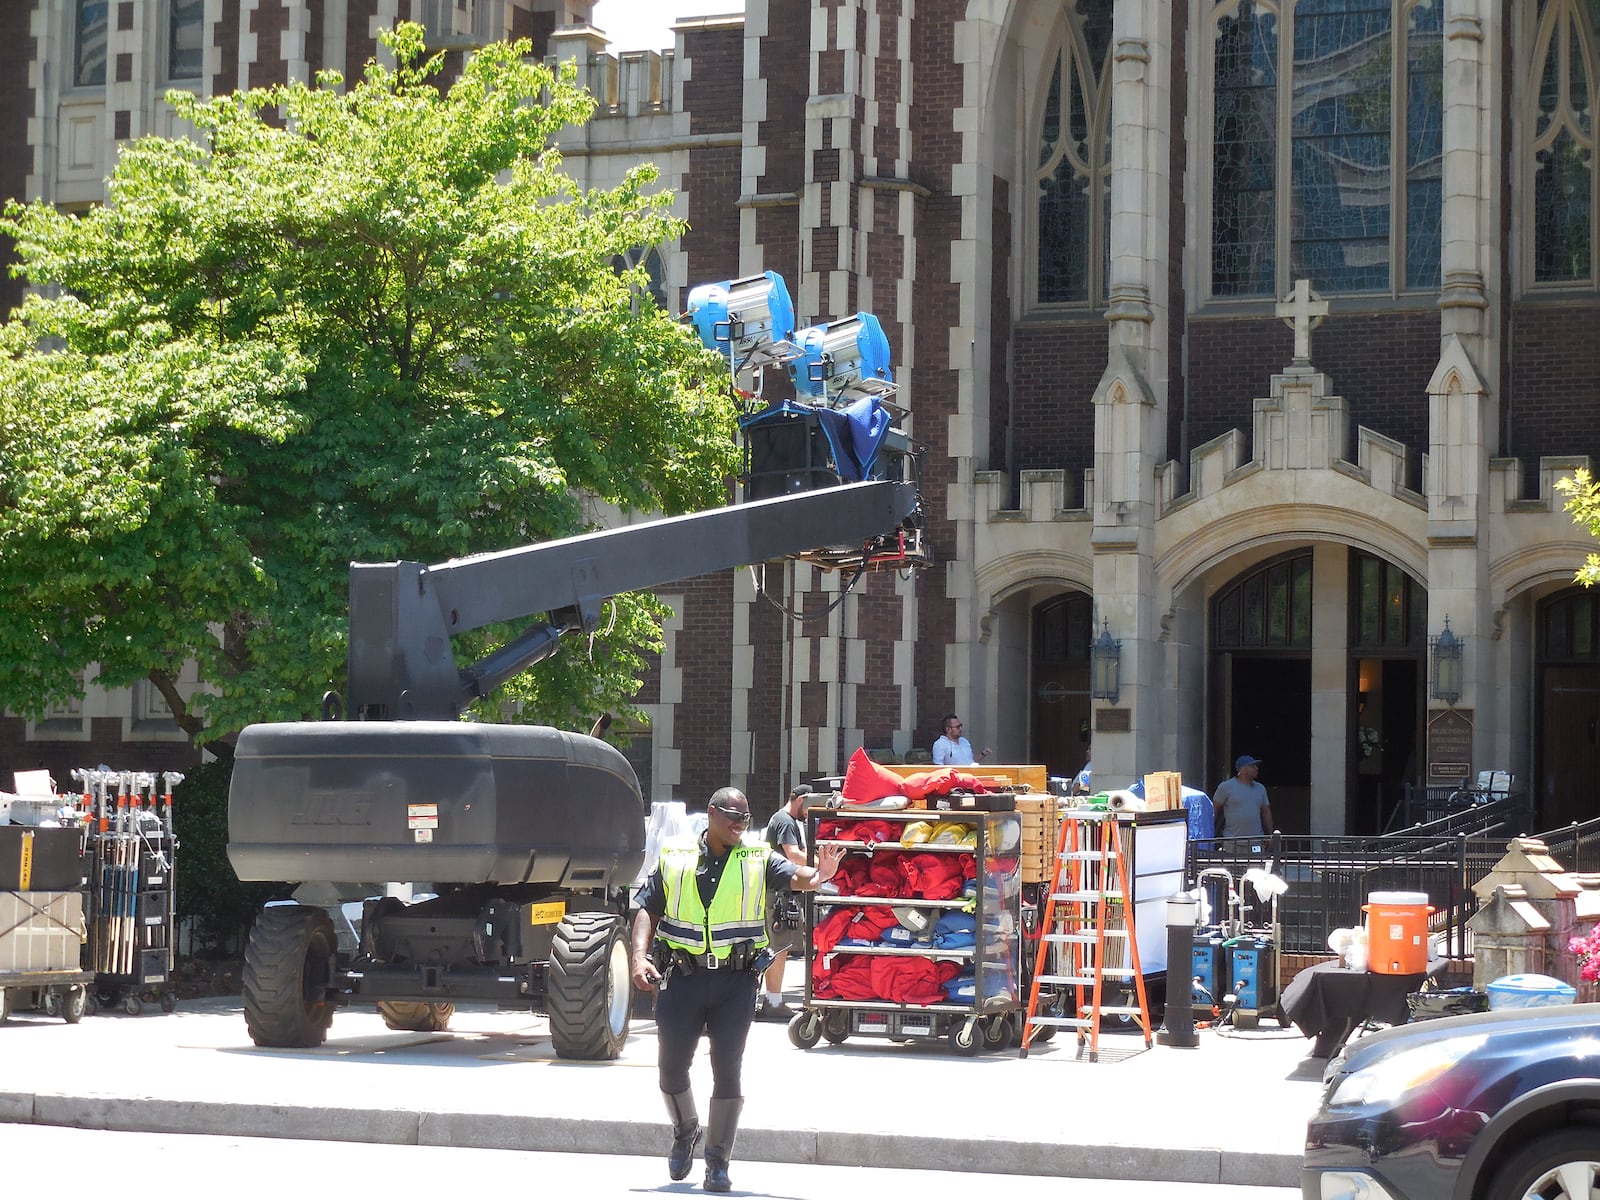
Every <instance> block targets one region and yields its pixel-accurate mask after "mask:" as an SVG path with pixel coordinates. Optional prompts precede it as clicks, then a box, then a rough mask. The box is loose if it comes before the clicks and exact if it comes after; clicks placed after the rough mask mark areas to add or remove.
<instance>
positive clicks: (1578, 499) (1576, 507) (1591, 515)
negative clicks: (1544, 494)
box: [1556, 467, 1600, 587]
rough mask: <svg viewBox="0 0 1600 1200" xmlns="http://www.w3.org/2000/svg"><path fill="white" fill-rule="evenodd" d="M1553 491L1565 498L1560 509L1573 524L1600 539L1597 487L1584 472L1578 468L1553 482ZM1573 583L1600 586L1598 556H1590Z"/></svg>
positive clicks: (1591, 478)
mask: <svg viewBox="0 0 1600 1200" xmlns="http://www.w3.org/2000/svg"><path fill="white" fill-rule="evenodd" d="M1556 490H1557V491H1559V492H1562V493H1564V494H1565V495H1566V497H1567V502H1566V504H1565V505H1563V508H1564V509H1565V510H1566V511H1567V512H1569V513H1571V514H1572V523H1573V524H1574V525H1582V526H1583V527H1584V528H1585V529H1587V530H1588V531H1589V532H1590V533H1591V534H1593V535H1594V536H1595V537H1597V538H1600V483H1596V482H1595V481H1594V479H1593V477H1592V476H1591V475H1590V474H1589V471H1588V470H1587V468H1584V467H1579V468H1578V469H1577V470H1576V471H1574V472H1573V473H1572V474H1571V475H1570V476H1569V477H1568V478H1566V479H1558V480H1556ZM1573 580H1574V582H1576V583H1581V584H1583V586H1584V587H1593V586H1594V585H1595V584H1596V583H1600V554H1595V553H1593V552H1591V553H1590V555H1589V557H1588V560H1587V561H1586V562H1585V563H1584V564H1583V566H1581V567H1579V568H1578V570H1577V572H1576V573H1575V574H1574V576H1573Z"/></svg>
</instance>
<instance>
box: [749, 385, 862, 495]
mask: <svg viewBox="0 0 1600 1200" xmlns="http://www.w3.org/2000/svg"><path fill="white" fill-rule="evenodd" d="M787 419H802V420H815V421H816V422H817V424H818V426H820V427H821V429H822V433H823V436H824V437H826V438H827V439H828V450H829V452H830V453H831V454H832V455H833V462H834V466H835V468H836V469H837V470H838V473H839V477H840V478H841V479H842V480H844V482H846V483H860V482H861V481H862V480H864V479H870V478H871V477H872V468H873V466H874V464H876V462H877V460H878V450H879V448H880V447H881V446H882V445H883V439H884V437H885V436H887V435H888V432H889V425H890V421H889V413H888V410H887V409H885V408H884V407H883V405H882V404H880V403H879V402H878V400H877V398H876V397H874V396H867V397H864V398H863V399H860V400H857V401H856V402H855V403H854V404H851V405H848V406H846V407H844V408H833V407H830V406H829V405H826V404H804V403H800V402H798V401H792V400H785V401H782V402H781V403H778V404H774V405H772V406H771V407H769V408H764V409H762V410H761V411H760V412H758V413H753V414H751V415H750V416H748V417H742V418H740V420H739V428H740V429H741V430H746V431H748V430H751V429H753V428H756V427H758V426H760V425H763V424H766V423H767V422H770V421H778V420H787Z"/></svg>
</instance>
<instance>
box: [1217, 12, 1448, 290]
mask: <svg viewBox="0 0 1600 1200" xmlns="http://www.w3.org/2000/svg"><path fill="white" fill-rule="evenodd" d="M1207 28H1208V31H1209V34H1210V38H1209V44H1210V48H1211V63H1210V67H1211V84H1212V94H1211V113H1212V144H1213V150H1212V160H1211V179H1210V185H1211V294H1212V295H1213V296H1217V297H1248V296H1281V295H1283V294H1284V293H1286V292H1287V291H1288V290H1289V286H1290V283H1291V281H1292V280H1294V279H1301V278H1305V279H1309V280H1310V281H1311V284H1312V286H1313V287H1315V288H1317V289H1318V290H1319V291H1322V292H1325V293H1327V292H1380V293H1381V292H1388V293H1390V294H1393V293H1397V292H1403V291H1430V290H1435V289H1437V288H1438V286H1439V252H1440V244H1441V233H1440V224H1441V219H1442V214H1443V190H1442V175H1441V168H1442V164H1443V157H1444V139H1443V129H1444V59H1443V46H1444V43H1443V32H1444V0H1213V2H1212V4H1211V14H1210V24H1209V25H1208V27H1207ZM1399 101H1403V102H1399Z"/></svg>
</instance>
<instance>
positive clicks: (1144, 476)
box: [1091, 0, 1176, 787]
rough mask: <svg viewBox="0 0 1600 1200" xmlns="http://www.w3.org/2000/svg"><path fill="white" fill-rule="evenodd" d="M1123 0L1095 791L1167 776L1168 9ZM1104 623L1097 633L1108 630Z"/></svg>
mask: <svg viewBox="0 0 1600 1200" xmlns="http://www.w3.org/2000/svg"><path fill="white" fill-rule="evenodd" d="M1168 10H1169V5H1167V4H1165V3H1162V2H1161V0H1118V2H1117V5H1116V10H1115V16H1114V18H1113V24H1112V43H1113V44H1112V63H1111V70H1112V73H1113V78H1112V99H1111V113H1112V121H1113V124H1114V128H1113V132H1112V136H1111V147H1112V149H1111V163H1112V170H1111V275H1110V280H1109V285H1110V292H1109V297H1108V299H1109V307H1108V309H1107V312H1106V319H1107V320H1108V321H1109V322H1110V323H1111V338H1110V342H1111V345H1110V354H1109V360H1108V362H1107V364H1106V370H1105V374H1104V375H1103V376H1102V378H1101V381H1100V386H1099V387H1098V388H1097V389H1096V391H1095V394H1094V404H1095V455H1094V463H1095V467H1094V498H1093V510H1094V532H1093V534H1092V535H1091V545H1092V546H1093V549H1094V594H1095V630H1094V632H1095V636H1096V637H1098V636H1099V635H1100V633H1101V632H1102V629H1104V631H1106V632H1109V633H1110V634H1111V636H1112V637H1114V638H1116V639H1118V640H1119V641H1120V642H1121V694H1120V696H1119V697H1118V698H1117V700H1116V702H1115V703H1111V702H1109V701H1106V700H1096V701H1095V702H1094V719H1093V725H1094V732H1093V751H1094V766H1095V783H1096V785H1097V786H1098V785H1099V784H1101V783H1102V782H1103V783H1105V784H1108V785H1110V786H1113V787H1122V786H1125V785H1126V784H1128V783H1129V782H1131V781H1132V779H1133V778H1134V773H1135V772H1136V771H1154V770H1166V769H1168V768H1172V767H1175V766H1176V764H1175V763H1168V762H1165V761H1163V759H1162V755H1163V754H1164V753H1165V752H1166V751H1167V750H1168V749H1169V748H1168V746H1167V743H1166V742H1165V740H1164V738H1163V733H1164V731H1163V729H1162V727H1161V705H1160V704H1159V702H1158V699H1157V696H1158V693H1159V689H1161V688H1162V687H1164V686H1168V685H1169V684H1170V682H1171V680H1170V679H1168V678H1167V672H1166V669H1165V662H1164V651H1163V648H1162V647H1161V646H1160V645H1159V643H1160V641H1161V622H1160V616H1161V614H1160V611H1159V606H1158V604H1157V597H1156V578H1155V562H1154V553H1155V521H1156V516H1157V506H1158V499H1159V493H1158V490H1157V486H1156V480H1155V464H1156V463H1157V462H1158V461H1160V460H1162V459H1163V458H1165V457H1166V453H1165V451H1166V446H1165V428H1166V410H1167V394H1166V393H1167V378H1168V370H1169V365H1168V362H1167V352H1166V349H1167V326H1168V320H1169V314H1168V302H1169V301H1168V295H1167V261H1168V257H1169V250H1170V230H1169V221H1168V213H1169V210H1170V199H1169V197H1170V195H1171V190H1172V176H1171V165H1170V164H1171V142H1172V130H1171V112H1172V106H1171V90H1170V79H1171V70H1172V47H1171V45H1170V37H1171V14H1170V12H1169V11H1168ZM1102 622H1103V625H1102Z"/></svg>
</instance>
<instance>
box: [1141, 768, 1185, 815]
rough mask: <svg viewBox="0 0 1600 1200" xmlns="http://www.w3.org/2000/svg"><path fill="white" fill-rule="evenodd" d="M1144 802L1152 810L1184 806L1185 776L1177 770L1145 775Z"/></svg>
mask: <svg viewBox="0 0 1600 1200" xmlns="http://www.w3.org/2000/svg"><path fill="white" fill-rule="evenodd" d="M1144 802H1145V804H1146V806H1147V807H1148V809H1149V811H1151V812H1167V811H1170V810H1173V809H1180V808H1182V807H1183V776H1181V775H1180V774H1179V773H1178V772H1177V771H1156V772H1154V773H1153V774H1150V775H1146V776H1145V777H1144Z"/></svg>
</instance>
